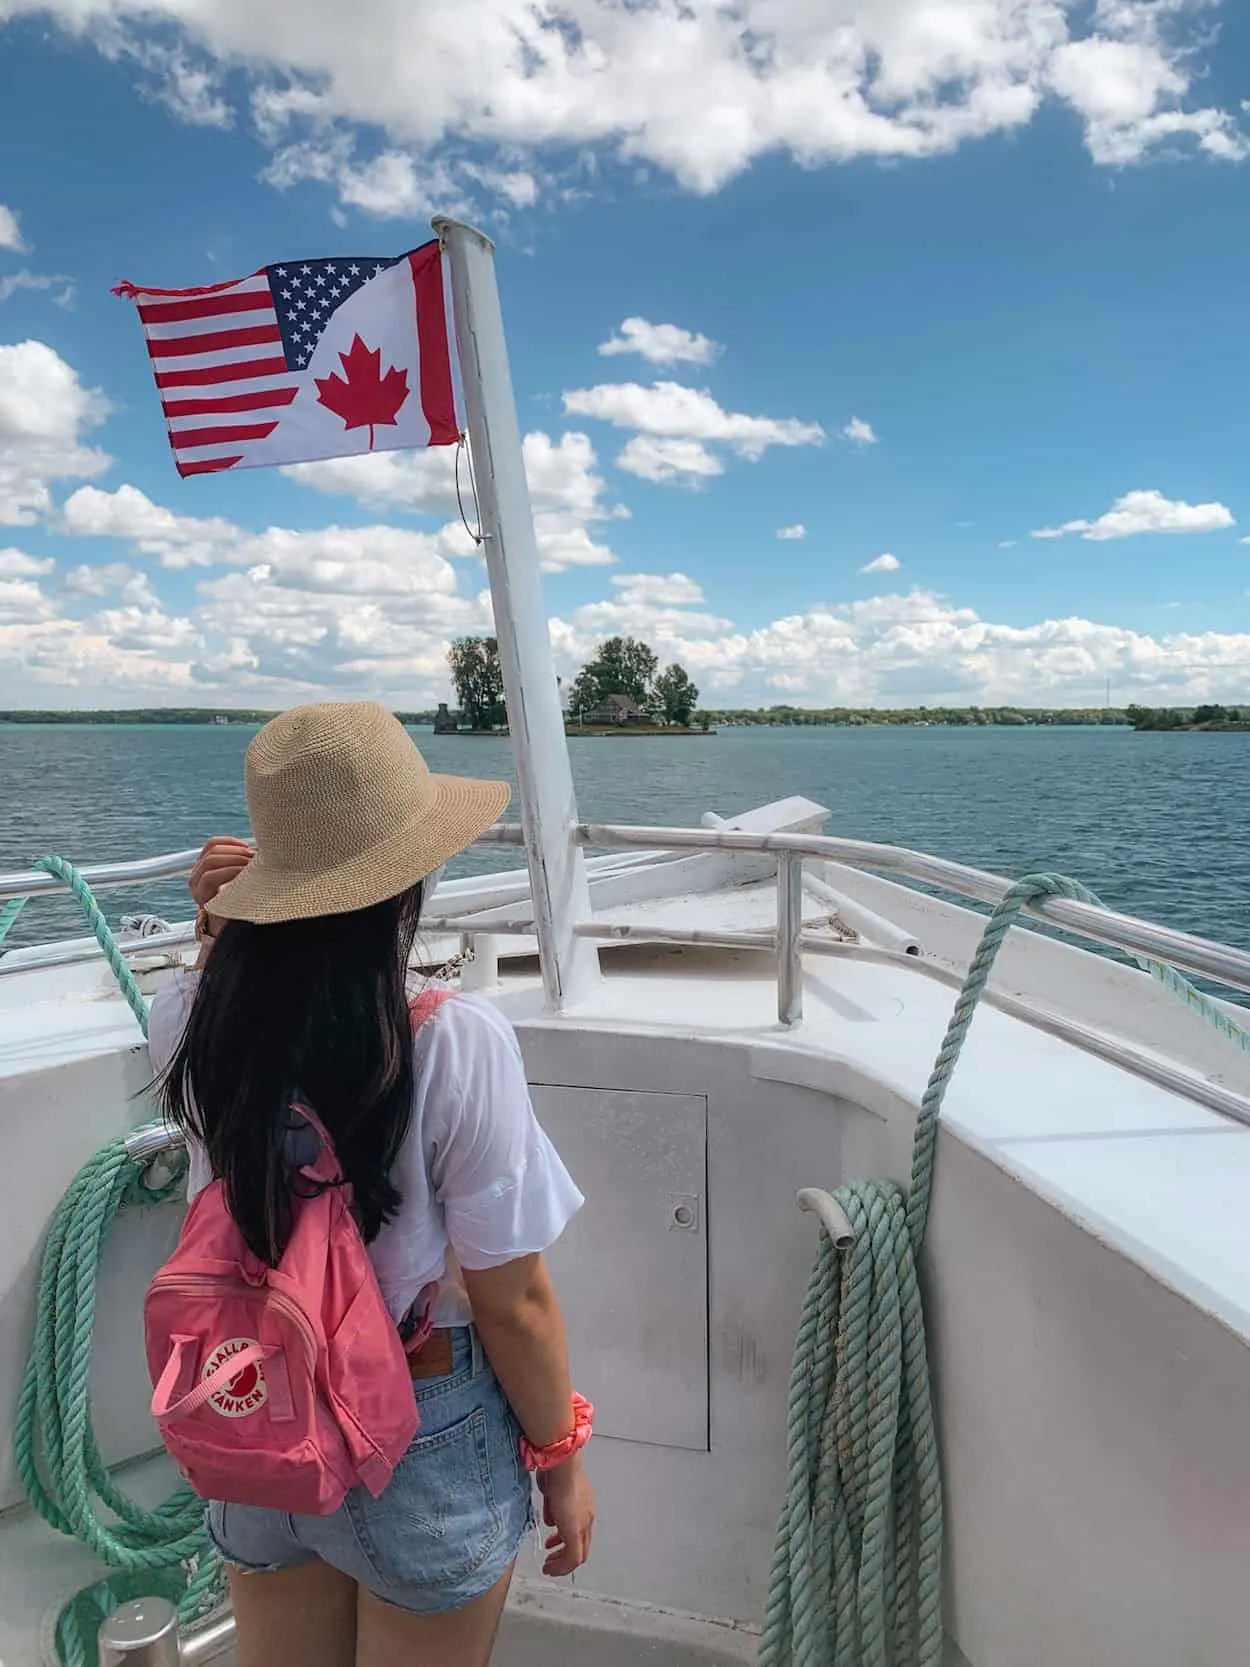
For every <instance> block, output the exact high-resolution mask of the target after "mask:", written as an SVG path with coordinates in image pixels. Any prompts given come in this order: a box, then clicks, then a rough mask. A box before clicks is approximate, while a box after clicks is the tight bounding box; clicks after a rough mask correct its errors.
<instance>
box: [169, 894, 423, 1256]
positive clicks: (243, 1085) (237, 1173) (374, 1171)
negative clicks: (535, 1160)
mask: <svg viewBox="0 0 1250 1667" xmlns="http://www.w3.org/2000/svg"><path fill="white" fill-rule="evenodd" d="M421 899H422V887H421V885H420V884H418V885H416V886H413V887H412V888H411V890H409V891H406V892H402V893H401V894H400V895H399V896H398V897H392V898H388V899H387V900H386V901H385V902H383V903H375V904H374V905H373V906H372V907H371V908H368V909H358V910H356V911H354V912H353V913H351V914H342V915H319V916H318V917H317V918H316V919H314V920H293V921H287V922H284V923H283V924H281V925H277V926H254V925H252V924H251V923H250V922H248V921H242V920H228V921H224V922H222V924H221V926H220V928H219V930H218V935H217V938H216V941H215V942H214V944H213V950H212V953H211V954H210V955H209V957H208V959H207V962H206V964H205V966H204V970H203V971H202V973H201V974H200V984H199V989H198V990H197V992H196V996H195V1001H194V1003H193V1005H192V1008H191V1016H190V1019H189V1021H188V1023H187V1028H186V1031H185V1032H184V1034H183V1037H182V1041H181V1042H180V1043H179V1046H178V1050H177V1052H176V1053H175V1054H174V1057H173V1059H172V1060H171V1061H170V1063H169V1066H168V1069H167V1070H166V1071H165V1073H164V1075H163V1076H162V1078H161V1081H160V1085H159V1092H160V1098H161V1102H162V1105H163V1108H164V1110H165V1113H166V1115H167V1116H168V1117H169V1118H170V1119H171V1120H172V1121H173V1122H174V1123H176V1124H177V1125H178V1127H179V1128H181V1129H183V1130H184V1131H185V1132H186V1133H187V1134H189V1135H191V1136H193V1137H194V1138H195V1139H196V1140H198V1141H200V1142H201V1143H202V1144H203V1146H204V1148H205V1150H206V1151H207V1154H208V1159H209V1162H210V1164H211V1165H212V1171H213V1175H214V1177H215V1178H217V1179H220V1180H221V1181H223V1182H224V1183H225V1194H226V1204H227V1207H228V1208H229V1210H230V1213H231V1215H232V1216H233V1217H234V1219H235V1221H236V1222H237V1223H238V1226H239V1230H240V1232H241V1233H242V1234H243V1237H244V1238H245V1239H246V1241H247V1244H248V1246H249V1248H250V1249H251V1250H252V1251H253V1252H254V1253H255V1254H256V1255H257V1256H259V1257H260V1258H261V1259H262V1260H263V1261H265V1262H266V1263H268V1264H269V1266H271V1267H272V1266H275V1265H276V1264H277V1262H278V1261H279V1260H280V1259H281V1256H282V1252H283V1250H284V1249H285V1247H286V1243H287V1240H288V1238H289V1237H290V1231H291V1188H292V1184H293V1176H292V1173H291V1170H290V1167H289V1164H288V1162H287V1160H286V1153H285V1147H286V1138H287V1129H288V1126H289V1124H290V1122H291V1120H292V1117H291V1107H292V1105H293V1104H294V1103H295V1102H296V1101H297V1100H300V1101H303V1102H305V1103H306V1104H307V1105H309V1106H310V1107H311V1108H312V1110H313V1111H315V1112H316V1114H317V1116H318V1117H319V1118H320V1119H321V1121H322V1122H323V1123H324V1124H325V1126H326V1129H327V1130H328V1132H329V1134H330V1138H331V1139H332V1140H333V1142H334V1147H335V1151H336V1153H337V1154H338V1159H339V1163H340V1164H341V1166H342V1169H343V1173H344V1175H345V1176H346V1178H347V1180H348V1181H349V1182H350V1183H351V1186H352V1189H353V1192H354V1195H355V1205H356V1211H357V1219H358V1221H359V1223H360V1228H361V1232H362V1233H363V1235H364V1238H365V1240H366V1242H367V1241H369V1240H370V1239H372V1238H374V1237H375V1235H376V1234H377V1232H378V1230H379V1228H381V1226H382V1225H383V1223H384V1222H386V1221H388V1220H389V1219H390V1218H391V1217H392V1216H393V1215H394V1213H395V1211H396V1210H397V1209H398V1208H399V1204H400V1201H401V1200H400V1194H399V1192H398V1190H397V1189H396V1187H395V1185H394V1183H393V1182H392V1181H391V1178H390V1171H391V1168H392V1166H393V1164H394V1162H395V1159H396V1157H397V1156H398V1154H399V1149H400V1147H401V1146H402V1145H403V1142H404V1137H405V1136H406V1135H407V1133H408V1126H409V1123H410V1121H411V1117H412V1023H411V1020H410V1018H409V1014H408V999H407V991H406V984H405V978H406V973H407V968H408V958H409V956H410V954H411V952H412V946H413V942H414V940H415V938H416V934H417V924H418V921H419V919H420V914H421Z"/></svg>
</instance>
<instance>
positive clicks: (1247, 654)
mask: <svg viewBox="0 0 1250 1667" xmlns="http://www.w3.org/2000/svg"><path fill="white" fill-rule="evenodd" d="M626 628H631V629H635V630H639V629H640V630H642V633H643V634H644V635H645V636H646V638H647V640H648V641H649V642H650V643H651V644H652V646H653V648H655V650H656V651H657V653H659V654H660V656H661V658H663V659H665V660H679V661H680V662H681V663H682V664H683V665H684V666H685V667H686V669H687V670H688V671H689V672H690V674H691V676H692V677H693V678H694V679H695V681H696V682H697V683H698V685H699V688H700V700H701V703H702V704H705V705H709V706H717V705H725V706H739V705H741V706H756V705H767V704H770V703H772V702H774V701H777V700H779V699H782V700H789V701H794V702H795V703H797V704H800V705H809V706H834V705H844V706H911V705H915V704H917V703H919V702H925V703H926V704H929V705H940V704H943V703H946V702H949V703H951V704H953V705H965V706H966V705H974V704H975V705H997V704H1008V703H1010V704H1018V705H1023V706H1049V705H1065V704H1066V705H1072V706H1077V705H1101V704H1102V700H1103V690H1104V688H1105V684H1106V680H1107V678H1108V677H1110V679H1111V681H1112V684H1113V686H1114V688H1115V689H1116V691H1117V698H1118V699H1119V700H1122V701H1125V702H1128V701H1131V700H1141V701H1147V702H1150V701H1153V702H1158V703H1172V704H1181V703H1183V702H1190V701H1197V700H1205V699H1226V700H1231V701H1233V702H1241V701H1245V700H1247V699H1248V698H1250V635H1247V634H1238V633H1231V632H1230V633H1224V632H1203V633H1176V634H1173V635H1168V636H1160V637H1153V636H1147V635H1143V634H1142V633H1139V632H1135V631H1130V630H1127V629H1126V628H1124V627H1122V626H1116V625H1106V624H1102V623H1100V622H1097V621H1093V620H1088V619H1080V618H1070V619H1048V620H1042V621H1040V622H1038V623H1037V624H1034V625H1026V626H1014V625H1002V624H997V623H995V622H993V621H990V620H985V619H982V618H981V617H980V616H979V615H978V614H977V613H976V612H975V611H974V610H972V609H971V608H961V607H958V606H956V605H954V604H952V603H950V602H948V601H947V600H946V599H945V598H943V597H940V596H937V595H935V594H934V593H932V592H928V591H921V590H916V591H912V592H911V593H909V594H907V595H887V596H877V597H873V598H871V599H868V600H865V601H862V602H856V603H849V604H838V605H834V604H815V605H813V606H812V607H809V608H807V609H806V610H804V611H803V612H801V613H797V614H792V615H788V616H786V617H784V618H781V619H774V620H772V621H770V622H768V623H767V624H765V625H762V626H759V627H756V628H754V629H751V630H741V629H735V628H733V627H729V628H726V627H724V626H720V627H717V626H715V625H712V624H710V622H709V617H708V616H707V615H705V614H702V613H695V612H693V611H691V610H687V609H682V608H678V607H663V606H657V607H653V608H652V610H651V613H650V615H649V616H648V615H646V614H644V612H643V610H642V609H641V608H635V609H634V610H632V611H630V610H626V609H624V608H622V607H620V606H619V604H618V605H613V604H612V603H591V604H589V605H588V606H587V607H584V608H579V609H577V610H575V612H574V613H573V615H572V616H571V618H570V619H569V620H567V621H565V620H553V621H552V640H553V643H554V645H555V647H556V652H557V656H558V659H559V663H560V666H561V669H562V670H563V671H565V672H572V671H575V670H576V668H577V667H578V666H579V665H580V664H581V663H582V662H583V661H584V660H585V659H586V658H587V657H588V656H589V655H590V654H591V653H593V652H594V649H595V647H596V646H597V644H598V643H599V642H600V641H601V640H602V638H603V637H605V636H607V635H610V634H612V633H613V632H615V631H619V630H623V629H626Z"/></svg>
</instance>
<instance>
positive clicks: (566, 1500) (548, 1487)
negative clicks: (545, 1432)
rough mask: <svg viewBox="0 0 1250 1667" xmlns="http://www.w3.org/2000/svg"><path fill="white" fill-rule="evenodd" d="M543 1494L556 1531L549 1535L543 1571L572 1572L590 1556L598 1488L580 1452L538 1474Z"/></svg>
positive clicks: (548, 1517) (548, 1518)
mask: <svg viewBox="0 0 1250 1667" xmlns="http://www.w3.org/2000/svg"><path fill="white" fill-rule="evenodd" d="M538 1490H539V1492H540V1493H541V1494H542V1496H543V1521H544V1522H545V1523H546V1524H547V1526H548V1528H551V1529H554V1530H555V1532H554V1533H551V1534H548V1536H547V1539H546V1542H545V1543H546V1547H547V1552H548V1556H547V1560H546V1562H544V1564H543V1573H544V1574H550V1575H561V1574H572V1573H573V1570H574V1569H580V1568H581V1566H582V1564H583V1563H584V1562H585V1561H586V1559H587V1558H588V1557H589V1556H590V1536H591V1531H592V1530H593V1528H594V1526H595V1492H594V1489H593V1488H592V1487H591V1485H590V1479H589V1477H588V1476H587V1475H586V1472H585V1471H584V1470H583V1469H582V1458H581V1454H580V1453H574V1455H573V1457H572V1458H571V1459H566V1460H565V1461H564V1463H563V1464H561V1465H557V1466H556V1468H555V1469H554V1470H542V1471H540V1472H539V1474H538Z"/></svg>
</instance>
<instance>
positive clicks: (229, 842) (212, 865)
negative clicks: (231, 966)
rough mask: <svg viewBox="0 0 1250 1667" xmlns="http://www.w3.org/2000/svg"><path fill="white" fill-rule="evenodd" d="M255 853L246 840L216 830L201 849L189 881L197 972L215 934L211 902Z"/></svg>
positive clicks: (206, 955) (205, 958)
mask: <svg viewBox="0 0 1250 1667" xmlns="http://www.w3.org/2000/svg"><path fill="white" fill-rule="evenodd" d="M255 855H256V853H255V851H253V850H252V847H251V846H250V845H249V844H248V843H247V841H246V840H243V839H232V838H231V837H230V836H229V835H228V834H217V835H216V836H215V837H214V838H212V839H210V840H209V841H208V843H207V844H206V845H205V847H204V849H203V850H202V851H201V852H200V857H199V861H198V862H197V863H196V865H195V867H194V868H193V869H192V870H191V878H190V879H189V880H188V882H187V884H188V887H189V888H190V891H191V896H192V899H193V900H194V902H195V908H196V915H195V935H196V937H197V939H198V940H199V944H200V953H199V955H198V956H197V957H196V962H195V969H196V971H197V972H198V971H199V970H200V968H201V967H203V965H204V963H205V961H207V960H208V957H209V952H210V951H211V949H212V947H213V938H214V936H215V934H214V931H213V925H212V916H211V915H210V914H209V912H208V904H209V903H211V902H212V900H213V898H214V897H216V895H217V893H218V892H219V891H220V890H221V888H222V886H224V885H228V884H229V882H230V881H231V880H234V879H237V878H238V876H239V875H240V874H242V872H243V870H244V869H245V868H246V867H247V865H248V863H249V862H251V860H252V858H253V857H254V856H255Z"/></svg>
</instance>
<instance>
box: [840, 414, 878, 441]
mask: <svg viewBox="0 0 1250 1667" xmlns="http://www.w3.org/2000/svg"><path fill="white" fill-rule="evenodd" d="M838 432H839V433H840V434H841V436H842V438H843V439H844V440H849V441H850V442H851V444H852V445H853V446H875V445H876V443H877V435H876V433H875V432H874V430H873V426H872V424H871V423H866V422H865V421H864V420H863V418H862V417H852V418H851V420H850V422H849V423H846V424H844V426H843V427H842V428H841V429H839V431H838Z"/></svg>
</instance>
